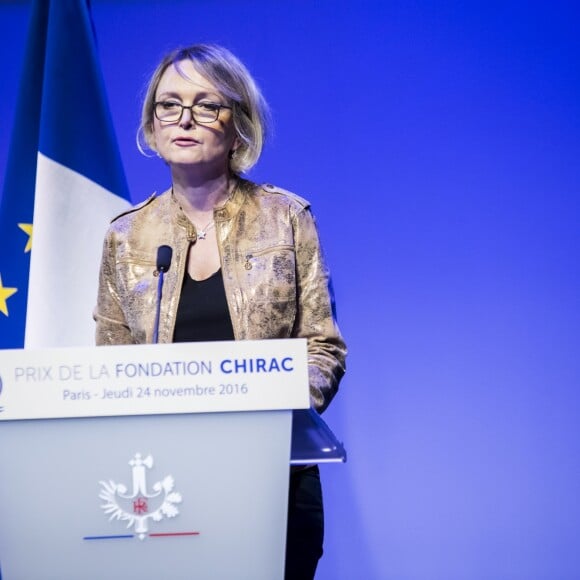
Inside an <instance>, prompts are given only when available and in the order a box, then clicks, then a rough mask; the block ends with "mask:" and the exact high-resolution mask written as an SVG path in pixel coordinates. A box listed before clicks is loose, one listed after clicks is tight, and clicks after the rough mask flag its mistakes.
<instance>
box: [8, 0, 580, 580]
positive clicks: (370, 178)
mask: <svg viewBox="0 0 580 580" xmlns="http://www.w3.org/2000/svg"><path fill="white" fill-rule="evenodd" d="M29 11H30V5H29V3H28V2H3V3H2V4H0V38H1V39H2V43H1V48H0V66H1V70H2V82H1V83H0V85H1V86H0V111H2V115H1V117H0V127H1V133H0V175H1V176H2V177H3V175H4V171H5V166H6V157H7V151H8V139H9V134H10V131H11V129H12V127H13V125H14V123H15V122H16V120H15V119H14V118H13V110H14V106H15V102H16V95H17V85H18V78H19V74H20V70H21V66H22V59H23V54H24V46H25V40H26V30H27V26H28V17H29ZM93 14H94V21H95V26H96V31H97V36H98V41H99V46H100V54H101V58H102V65H103V72H104V76H105V80H106V83H107V88H108V93H109V98H110V104H111V109H112V114H113V118H114V121H115V124H116V130H117V134H118V138H119V143H120V147H121V153H122V157H123V161H124V164H125V169H126V172H127V178H128V181H129V184H130V188H131V191H132V196H133V200H134V201H135V202H137V201H140V200H142V199H143V198H145V197H146V196H148V195H149V194H150V193H151V192H152V191H154V190H162V189H164V188H165V187H167V185H168V183H169V181H168V173H167V171H166V168H165V167H164V166H163V164H162V163H161V162H159V161H158V160H157V159H146V158H144V157H142V156H141V155H140V154H139V153H138V152H137V150H136V147H135V132H136V127H137V124H138V117H139V107H140V97H141V92H142V87H143V85H144V83H145V81H146V79H147V77H148V74H149V72H150V71H151V70H152V69H153V67H154V66H155V64H156V63H157V61H158V59H159V58H160V56H161V55H162V54H163V53H164V52H166V51H167V50H168V49H170V48H173V47H174V46H176V45H180V44H186V43H187V44H189V43H193V42H198V41H211V42H217V43H221V44H224V45H226V46H228V47H229V48H230V49H232V50H233V51H234V52H235V53H237V54H238V55H239V56H240V57H241V58H242V60H244V61H245V62H246V64H247V65H248V66H249V68H250V69H251V70H252V71H253V73H254V74H255V76H256V77H257V79H258V80H259V82H260V84H261V86H262V88H263V91H264V93H265V94H266V96H267V98H268V100H269V102H270V103H271V106H272V109H273V112H274V117H275V127H276V130H275V135H274V137H273V139H272V140H271V142H270V144H269V146H268V148H267V150H266V153H265V154H264V157H263V159H262V161H261V162H260V164H259V166H258V167H257V168H256V169H255V170H254V171H253V172H252V173H251V174H250V177H252V178H254V179H256V180H263V181H268V182H272V183H275V184H277V185H280V186H282V187H285V188H287V189H291V190H294V191H296V192H297V193H299V194H301V195H303V196H305V197H307V198H309V199H310V200H311V202H312V204H313V209H314V211H315V213H316V215H317V217H318V222H319V225H320V229H321V234H322V238H323V242H324V245H325V248H326V253H327V256H328V259H329V262H330V265H331V268H332V271H333V275H334V283H335V290H336V295H337V301H338V311H339V312H338V313H339V321H340V323H341V327H342V329H343V332H344V334H345V335H346V338H347V339H348V342H349V346H350V358H349V365H348V366H349V368H348V374H347V376H346V378H345V380H344V382H343V385H342V389H341V392H340V394H339V396H338V397H337V399H336V400H335V402H334V403H333V405H332V406H331V408H330V409H329V410H328V412H327V414H326V419H327V421H328V422H329V424H330V425H331V426H332V427H333V429H334V430H335V431H336V432H337V434H338V435H339V436H340V437H341V438H342V439H343V440H344V441H345V442H346V445H347V448H348V451H349V461H348V463H347V464H346V465H345V466H328V467H326V468H324V470H323V478H324V486H325V493H326V508H327V535H326V555H325V557H324V559H323V561H322V563H321V565H320V569H319V575H318V578H320V579H322V580H324V579H327V580H330V579H332V580H337V579H345V580H356V579H369V580H372V579H381V580H382V579H389V580H390V579H392V580H399V579H401V580H404V579H412V580H415V579H416V580H433V579H445V580H453V579H473V580H477V579H481V580H489V579H526V580H528V579H550V580H554V579H558V580H565V579H576V578H580V550H578V537H579V535H580V500H579V489H580V426H579V411H580V393H579V382H580V373H579V368H580V364H579V360H580V349H579V347H580V340H579V338H580V337H579V322H580V309H579V290H580V284H579V282H580V272H579V266H578V263H579V256H578V250H579V239H580V236H579V228H578V221H579V215H580V201H579V200H580V197H579V196H580V164H579V160H580V141H579V136H580V66H579V65H578V63H579V62H580V34H578V23H579V22H580V5H579V4H578V3H577V2H574V1H570V2H566V1H563V0H555V1H553V2H549V3H547V2H532V1H525V2H524V1H522V2H519V1H510V0H508V1H507V2H496V1H491V2H490V1H488V2H460V1H450V2H436V1H435V2H430V1H428V0H415V1H412V2H411V1H409V2H403V1H381V2H370V1H366V0H359V1H357V2H341V1H336V0H335V1H329V0H319V1H316V2H315V1H304V0H297V1H293V2H279V3H278V2H267V1H258V0H248V1H246V2H234V1H232V0H220V1H219V2H217V1H213V0H205V1H196V2H194V1H191V0H189V1H172V2H167V1H156V2H155V1H151V0H141V1H139V2H136V1H129V0H126V1H122V0H115V1H112V0H111V1H107V0H93ZM85 114H86V115H90V114H91V112H90V111H89V110H87V111H85ZM78 122H79V123H82V118H81V119H79V120H78ZM0 444H1V443H0Z"/></svg>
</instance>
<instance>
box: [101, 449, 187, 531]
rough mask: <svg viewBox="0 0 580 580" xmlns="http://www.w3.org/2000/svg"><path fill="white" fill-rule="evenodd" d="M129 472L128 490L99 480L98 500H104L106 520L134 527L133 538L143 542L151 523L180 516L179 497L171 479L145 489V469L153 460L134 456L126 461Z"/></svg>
mask: <svg viewBox="0 0 580 580" xmlns="http://www.w3.org/2000/svg"><path fill="white" fill-rule="evenodd" d="M129 465H130V466H131V470H132V485H131V490H130V491H129V489H128V488H127V486H126V485H124V484H122V483H116V482H114V481H112V480H109V481H100V482H99V484H100V486H101V492H100V493H99V498H100V499H102V500H104V502H105V503H104V504H102V505H101V508H102V509H103V511H104V512H105V514H107V515H109V521H112V520H119V521H122V522H127V528H134V532H135V534H136V536H137V537H138V538H139V539H140V540H144V539H145V538H146V537H147V535H148V532H149V524H150V523H151V522H160V521H161V520H163V519H164V518H174V517H175V516H177V515H179V510H178V508H177V505H176V504H179V503H181V501H182V497H181V494H180V493H178V492H176V491H174V486H175V482H174V480H173V476H171V475H167V476H165V477H164V478H163V479H162V480H161V481H157V482H155V483H154V484H153V485H152V486H151V487H150V488H149V487H148V486H147V470H148V469H151V468H152V467H153V457H152V456H151V455H148V456H147V457H145V458H143V457H141V454H140V453H136V454H135V457H133V459H131V461H129Z"/></svg>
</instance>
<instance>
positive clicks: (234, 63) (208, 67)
mask: <svg viewBox="0 0 580 580" xmlns="http://www.w3.org/2000/svg"><path fill="white" fill-rule="evenodd" d="M184 60H189V61H191V62H192V64H193V66H194V68H195V70H196V71H197V72H198V73H199V74H200V75H202V76H203V77H205V78H206V79H207V80H208V81H210V82H211V83H212V84H213V85H214V86H215V87H216V89H218V90H219V91H220V93H222V95H224V96H225V97H226V98H227V99H229V100H230V103H229V104H230V105H231V106H232V113H233V122H234V128H235V131H236V135H237V137H238V139H239V141H240V145H239V146H238V147H237V149H236V151H235V152H234V153H233V154H232V156H231V158H230V171H231V172H232V173H234V174H240V173H243V172H245V171H248V170H249V169H250V168H251V167H253V166H254V165H255V164H256V162H257V161H258V159H259V158H260V154H261V153H262V147H263V146H264V141H265V138H266V134H267V132H268V129H269V124H270V112H269V108H268V104H267V103H266V101H265V99H264V97H263V96H262V93H261V92H260V89H259V88H258V86H257V85H256V82H255V81H254V79H253V78H252V76H251V75H250V73H249V71H248V69H247V68H246V67H245V66H244V65H243V64H242V62H241V61H240V60H239V59H238V58H237V57H236V56H234V55H233V54H232V53H231V52H230V51H229V50H227V49H226V48H223V47H222V46H218V45H215V44H194V45H193V46H188V47H184V48H178V49H176V50H174V51H172V52H170V53H169V54H167V55H166V56H165V57H164V58H163V60H162V61H161V62H160V63H159V65H158V66H157V68H156V69H155V71H154V73H153V75H152V76H151V79H150V81H149V84H148V86H147V92H146V94H145V99H144V101H143V110H142V112H141V125H140V127H139V132H138V135H137V143H138V146H139V149H140V150H141V151H143V152H144V149H146V148H148V149H150V150H153V151H155V146H154V140H153V116H154V107H155V105H154V103H155V93H156V92H157V87H158V86H159V82H160V80H161V77H162V76H163V73H164V72H165V71H166V70H167V69H168V68H169V67H170V66H171V65H178V63H179V62H181V61H184ZM176 69H177V71H178V72H179V66H176ZM180 74H181V73H180Z"/></svg>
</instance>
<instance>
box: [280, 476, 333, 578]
mask: <svg viewBox="0 0 580 580" xmlns="http://www.w3.org/2000/svg"><path fill="white" fill-rule="evenodd" d="M323 538H324V510H323V506H322V488H321V486H320V472H319V470H318V466H314V467H308V468H306V469H301V470H297V471H293V472H291V474H290V493H289V497H288V531H287V538H286V570H285V575H284V578H285V580H312V579H313V578H314V574H315V572H316V566H317V565H318V560H319V559H320V557H321V556H322V541H323Z"/></svg>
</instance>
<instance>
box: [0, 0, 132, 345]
mask: <svg viewBox="0 0 580 580" xmlns="http://www.w3.org/2000/svg"><path fill="white" fill-rule="evenodd" d="M7 167H8V170H7V173H6V176H5V181H4V190H3V195H2V199H1V206H0V247H1V248H2V252H1V254H0V348H21V347H22V346H26V347H27V348H38V347H57V346H82V345H87V346H88V345H92V344H94V323H93V320H92V310H93V307H94V305H95V301H96V294H97V280H98V270H99V263H100V255H101V248H102V241H103V238H104V234H105V231H106V228H107V225H108V223H109V221H110V220H111V218H113V217H114V216H115V215H117V214H118V213H120V212H122V211H124V210H125V209H127V208H128V207H129V206H130V203H129V199H130V197H129V192H128V188H127V182H126V179H125V175H124V171H123V167H122V164H121V159H120V155H119V150H118V146H117V142H116V137H115V134H114V130H113V125H112V121H111V117H110V113H109V109H108V104H107V97H106V93H105V88H104V83H103V78H102V74H101V71H100V66H99V60H98V56H97V49H96V42H95V34H94V30H93V24H92V21H91V15H90V8H89V3H88V2H87V1H86V0H50V1H49V0H35V2H34V5H33V7H32V20H31V25H30V31H29V41H28V47H27V52H26V56H25V64H24V71H23V76H22V81H21V87H20V98H19V100H18V104H17V110H16V115H15V125H14V129H13V135H12V141H11V146H10V153H9V158H8V163H7Z"/></svg>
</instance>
